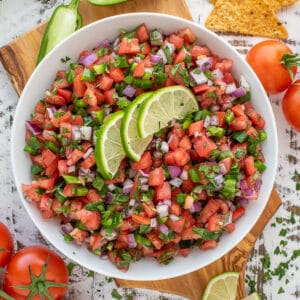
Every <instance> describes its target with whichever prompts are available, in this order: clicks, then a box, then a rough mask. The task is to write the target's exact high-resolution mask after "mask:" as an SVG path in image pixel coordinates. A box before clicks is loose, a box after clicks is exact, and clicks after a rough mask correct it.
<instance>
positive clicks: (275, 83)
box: [246, 40, 299, 94]
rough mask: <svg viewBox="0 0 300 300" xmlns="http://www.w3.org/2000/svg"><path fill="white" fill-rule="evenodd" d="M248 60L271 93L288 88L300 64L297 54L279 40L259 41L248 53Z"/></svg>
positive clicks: (267, 90)
mask: <svg viewBox="0 0 300 300" xmlns="http://www.w3.org/2000/svg"><path fill="white" fill-rule="evenodd" d="M246 60H247V62H248V63H249V65H250V66H251V67H252V69H253V70H254V72H255V73H256V75H257V77H258V78H259V80H260V81H261V83H262V85H263V86H264V88H265V90H266V92H267V93H269V94H276V93H280V92H283V91H284V90H285V89H287V88H288V87H289V86H290V84H291V83H292V80H293V77H294V75H295V74H296V70H297V68H296V66H297V65H299V58H298V56H297V54H293V51H292V50H291V49H290V48H289V47H288V46H287V45H286V44H285V43H283V42H281V41H278V40H265V41H262V42H259V43H257V44H256V45H254V46H253V47H252V48H251V49H250V50H249V52H248V53H247V56H246Z"/></svg>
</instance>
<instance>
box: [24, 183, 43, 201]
mask: <svg viewBox="0 0 300 300" xmlns="http://www.w3.org/2000/svg"><path fill="white" fill-rule="evenodd" d="M22 191H23V193H24V195H25V197H26V198H28V199H30V200H31V201H34V202H39V201H41V197H42V195H41V194H40V193H38V189H37V188H36V187H34V186H32V185H31V184H22Z"/></svg>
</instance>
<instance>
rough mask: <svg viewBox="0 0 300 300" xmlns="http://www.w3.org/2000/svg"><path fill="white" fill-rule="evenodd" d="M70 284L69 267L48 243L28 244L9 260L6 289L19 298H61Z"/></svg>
mask: <svg viewBox="0 0 300 300" xmlns="http://www.w3.org/2000/svg"><path fill="white" fill-rule="evenodd" d="M67 284H68V269H67V266H66V264H65V263H64V261H63V259H62V258H61V257H60V256H59V255H57V254H56V253H55V252H53V251H52V250H50V249H48V248H46V247H41V246H28V247H25V248H23V249H22V250H20V251H18V252H17V253H16V254H15V255H14V256H13V257H12V258H11V260H10V262H9V263H8V265H7V270H6V274H5V279H4V285H3V290H4V292H6V293H7V294H8V295H10V296H12V297H14V298H15V299H16V300H25V299H32V300H37V299H53V300H58V299H63V298H64V296H65V294H66V292H67ZM21 287H22V288H21ZM31 296H32V297H31Z"/></svg>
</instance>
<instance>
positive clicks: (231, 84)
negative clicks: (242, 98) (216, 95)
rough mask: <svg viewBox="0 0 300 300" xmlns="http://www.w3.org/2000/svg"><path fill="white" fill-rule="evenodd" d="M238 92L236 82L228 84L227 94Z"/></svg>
mask: <svg viewBox="0 0 300 300" xmlns="http://www.w3.org/2000/svg"><path fill="white" fill-rule="evenodd" d="M235 90H236V85H235V83H234V82H232V83H229V84H227V86H226V89H225V94H232V93H233V92H234V91H235Z"/></svg>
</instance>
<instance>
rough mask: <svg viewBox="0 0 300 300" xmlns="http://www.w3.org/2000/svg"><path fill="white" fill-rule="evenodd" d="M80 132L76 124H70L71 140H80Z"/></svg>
mask: <svg viewBox="0 0 300 300" xmlns="http://www.w3.org/2000/svg"><path fill="white" fill-rule="evenodd" d="M80 139H81V132H80V129H79V126H78V125H72V140H75V141H76V140H80Z"/></svg>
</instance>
